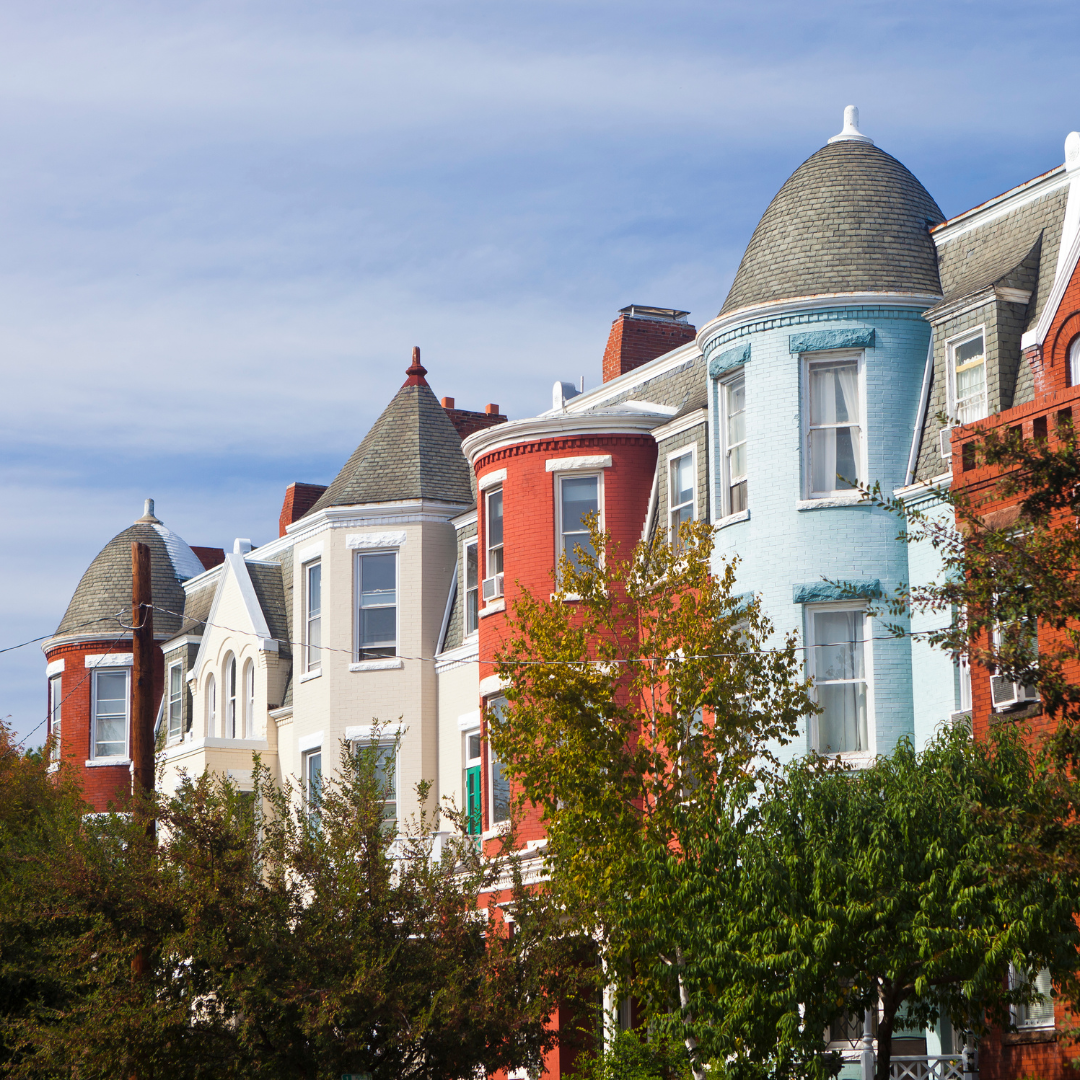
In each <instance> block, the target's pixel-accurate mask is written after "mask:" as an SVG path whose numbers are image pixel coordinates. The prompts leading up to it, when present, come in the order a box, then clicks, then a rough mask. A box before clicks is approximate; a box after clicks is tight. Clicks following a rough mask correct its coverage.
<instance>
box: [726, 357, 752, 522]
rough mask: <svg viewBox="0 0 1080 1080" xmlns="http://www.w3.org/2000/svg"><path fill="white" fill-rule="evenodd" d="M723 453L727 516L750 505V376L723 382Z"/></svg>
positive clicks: (739, 511)
mask: <svg viewBox="0 0 1080 1080" xmlns="http://www.w3.org/2000/svg"><path fill="white" fill-rule="evenodd" d="M720 402H721V405H720V408H721V414H720V417H721V438H722V440H723V453H722V455H721V462H720V466H721V469H722V471H723V480H722V483H723V496H722V498H723V507H722V510H721V513H722V514H723V515H724V516H725V517H726V516H728V515H730V514H738V513H741V512H742V511H743V510H745V509H746V507H747V495H746V379H745V377H744V376H742V375H739V376H737V377H736V378H734V379H729V380H728V381H727V382H724V383H721V384H720Z"/></svg>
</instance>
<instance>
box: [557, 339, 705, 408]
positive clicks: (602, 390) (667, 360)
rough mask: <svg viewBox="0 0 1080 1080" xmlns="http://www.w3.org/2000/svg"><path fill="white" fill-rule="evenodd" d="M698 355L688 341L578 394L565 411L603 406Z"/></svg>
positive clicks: (695, 345)
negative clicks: (606, 402)
mask: <svg viewBox="0 0 1080 1080" xmlns="http://www.w3.org/2000/svg"><path fill="white" fill-rule="evenodd" d="M698 355H699V352H698V347H697V343H696V342H693V341H688V342H687V343H686V344H685V345H680V346H679V347H678V348H677V349H672V350H671V352H666V353H664V354H663V355H662V356H658V357H657V358H656V359H655V360H650V361H649V362H648V363H647V364H642V365H641V367H637V368H634V370H633V371H628V372H627V373H626V374H625V375H619V376H618V377H617V378H615V379H610V380H609V381H608V382H606V383H601V385H600V386H597V387H594V388H593V389H592V390H586V391H585V392H584V393H583V394H578V395H577V397H575V398H573V400H571V401H568V402H567V403H566V411H567V412H568V413H580V412H587V411H588V410H589V409H595V408H596V407H597V406H598V405H603V404H604V402H605V401H610V400H611V399H612V398H613V397H618V396H619V395H620V394H625V393H626V392H627V390H629V389H631V388H632V387H634V386H637V385H639V384H641V383H646V382H648V381H649V380H650V379H655V378H656V377H657V376H658V375H663V374H665V373H666V372H668V371H671V369H672V368H677V367H681V366H682V365H683V364H685V363H687V362H688V361H691V360H696V359H697V357H698Z"/></svg>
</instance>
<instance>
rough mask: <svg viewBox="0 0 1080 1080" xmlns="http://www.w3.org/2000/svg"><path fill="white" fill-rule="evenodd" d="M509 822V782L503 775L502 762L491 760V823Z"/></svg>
mask: <svg viewBox="0 0 1080 1080" xmlns="http://www.w3.org/2000/svg"><path fill="white" fill-rule="evenodd" d="M509 820H510V781H509V780H508V779H507V777H506V776H505V774H504V773H503V766H502V762H501V761H499V759H498V758H497V757H494V756H492V759H491V823H492V824H493V825H494V824H496V823H498V822H500V821H509Z"/></svg>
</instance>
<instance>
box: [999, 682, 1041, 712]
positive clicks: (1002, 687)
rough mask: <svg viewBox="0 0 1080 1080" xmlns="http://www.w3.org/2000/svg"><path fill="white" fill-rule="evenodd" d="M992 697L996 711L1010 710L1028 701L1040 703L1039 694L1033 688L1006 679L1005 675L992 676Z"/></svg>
mask: <svg viewBox="0 0 1080 1080" xmlns="http://www.w3.org/2000/svg"><path fill="white" fill-rule="evenodd" d="M990 697H991V698H992V699H993V702H994V708H995V709H999V710H1000V709H1009V708H1012V706H1014V705H1023V704H1024V703H1025V702H1028V701H1038V700H1039V692H1038V691H1037V690H1036V689H1035V687H1033V686H1023V685H1022V684H1021V683H1017V682H1013V681H1012V680H1011V679H1006V678H1005V676H1004V675H991V676H990Z"/></svg>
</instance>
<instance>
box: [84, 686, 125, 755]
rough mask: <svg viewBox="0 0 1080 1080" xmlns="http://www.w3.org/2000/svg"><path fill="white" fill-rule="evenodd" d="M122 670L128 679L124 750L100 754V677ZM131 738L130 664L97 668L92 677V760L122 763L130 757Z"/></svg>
mask: <svg viewBox="0 0 1080 1080" xmlns="http://www.w3.org/2000/svg"><path fill="white" fill-rule="evenodd" d="M117 672H122V673H123V675H124V676H125V679H126V692H125V694H124V752H123V753H122V754H107V755H101V756H99V755H98V753H97V722H98V715H97V702H98V677H99V676H101V675H113V674H115V673H117ZM130 738H131V668H130V667H128V666H126V665H125V666H122V667H121V666H104V665H102V666H101V667H98V668H95V669H94V674H93V678H92V679H91V700H90V760H91V761H115V762H116V763H117V764H121V763H122V762H125V761H127V760H129V759H130V757H131V747H130V745H129V742H128V740H129V739H130Z"/></svg>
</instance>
